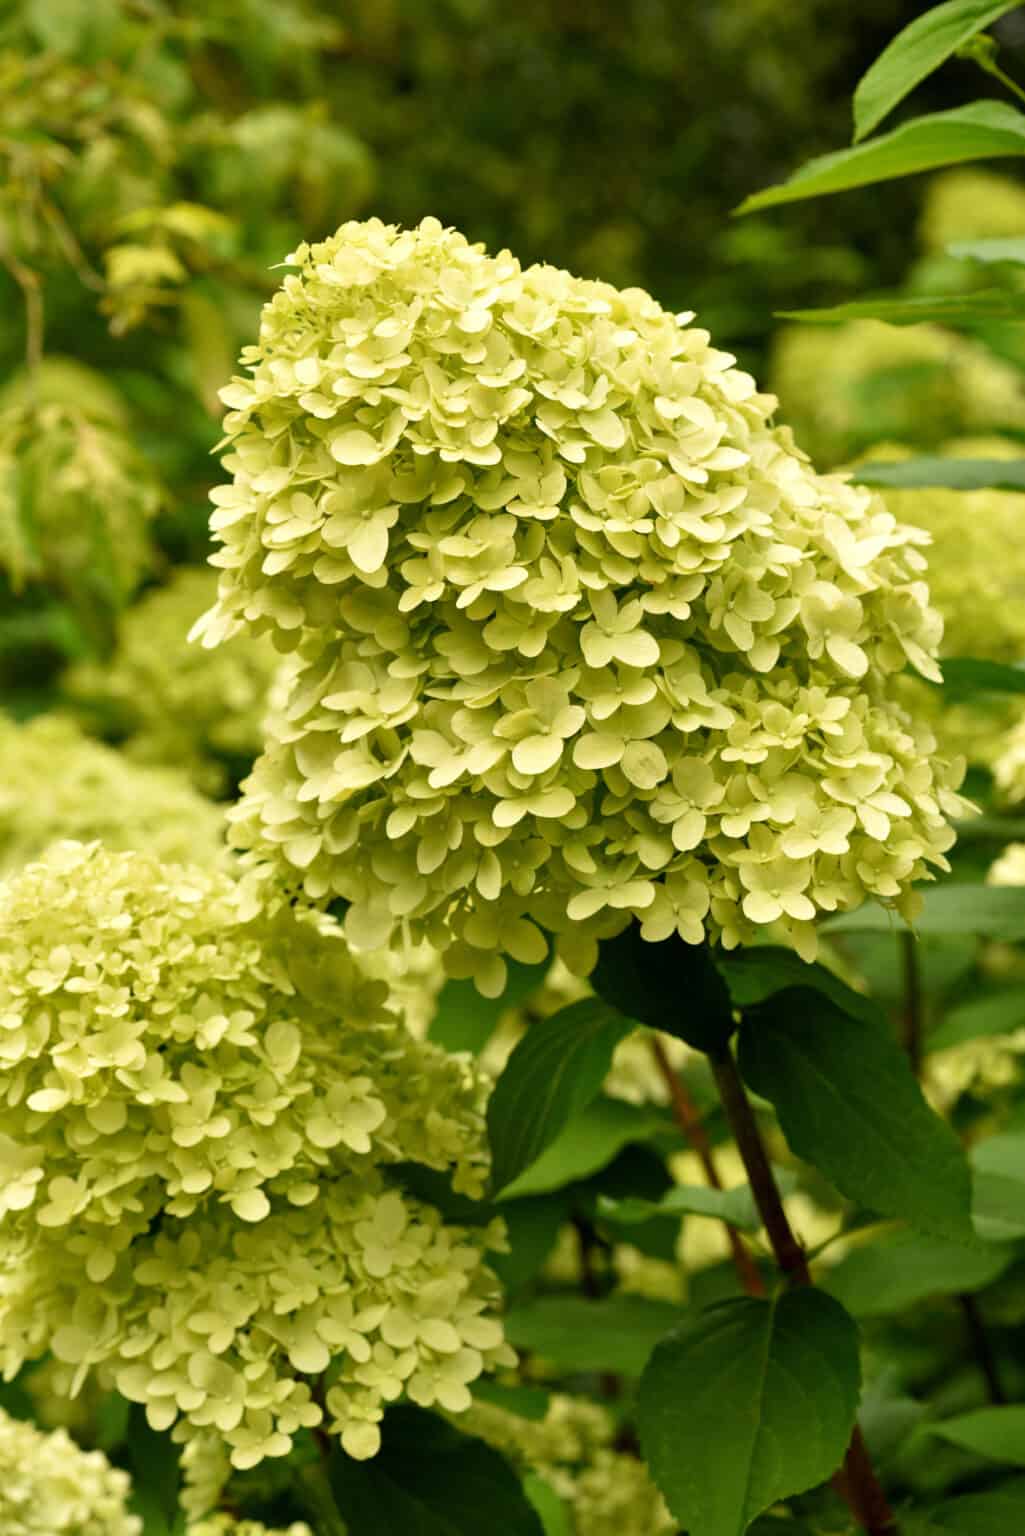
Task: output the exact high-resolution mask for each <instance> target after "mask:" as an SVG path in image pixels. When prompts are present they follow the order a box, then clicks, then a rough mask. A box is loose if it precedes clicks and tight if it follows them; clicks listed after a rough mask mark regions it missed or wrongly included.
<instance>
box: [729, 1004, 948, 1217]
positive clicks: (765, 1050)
mask: <svg viewBox="0 0 1025 1536" xmlns="http://www.w3.org/2000/svg"><path fill="white" fill-rule="evenodd" d="M739 1055H740V1069H741V1072H742V1074H743V1076H744V1078H745V1080H746V1081H747V1083H748V1084H749V1086H750V1087H751V1088H753V1089H754V1091H755V1093H758V1094H760V1095H761V1096H762V1097H763V1098H766V1099H769V1100H771V1102H772V1103H773V1105H774V1106H775V1108H776V1113H777V1115H778V1116H779V1121H780V1125H781V1126H782V1129H783V1134H784V1136H785V1137H786V1139H787V1141H788V1143H789V1145H790V1147H791V1148H792V1149H793V1151H794V1152H795V1153H796V1155H797V1156H798V1157H801V1158H804V1159H805V1161H807V1162H809V1163H811V1164H813V1166H814V1167H816V1168H818V1169H819V1170H820V1172H822V1173H824V1174H825V1176H826V1178H827V1179H829V1180H830V1182H831V1183H833V1184H835V1185H836V1187H837V1189H838V1190H839V1191H840V1192H841V1194H843V1195H846V1196H847V1198H848V1199H849V1200H853V1201H855V1202H856V1203H857V1204H859V1205H862V1206H864V1207H866V1208H867V1209H868V1210H872V1211H877V1212H879V1213H880V1214H881V1215H884V1216H899V1217H901V1218H903V1219H904V1220H906V1221H908V1222H910V1223H911V1224H912V1225H913V1226H916V1227H920V1228H922V1229H923V1230H924V1231H927V1232H933V1233H936V1234H939V1235H941V1236H953V1237H964V1238H970V1237H971V1223H970V1217H969V1207H970V1201H971V1180H970V1177H969V1171H968V1164H967V1162H966V1161H965V1157H964V1153H963V1151H962V1149H961V1145H960V1143H959V1141H958V1139H957V1137H956V1136H955V1135H954V1132H953V1131H952V1130H951V1129H950V1127H949V1126H948V1125H946V1124H945V1123H944V1121H942V1120H941V1119H940V1118H939V1116H938V1115H935V1114H934V1113H933V1111H932V1110H931V1109H930V1108H929V1106H928V1104H927V1103H926V1101H925V1099H924V1098H923V1097H922V1090H921V1088H920V1087H919V1085H918V1083H917V1081H916V1079H915V1076H914V1073H913V1072H912V1071H911V1068H910V1066H909V1065H908V1061H907V1057H906V1056H905V1054H904V1052H903V1051H902V1050H901V1048H900V1046H899V1045H898V1044H897V1041H896V1039H895V1038H894V1036H893V1033H892V1032H891V1030H890V1028H889V1026H888V1024H887V1023H886V1021H885V1020H883V1019H879V1020H873V1021H871V1022H870V1021H869V1020H868V1019H852V1018H851V1017H850V1015H849V1014H847V1013H845V1012H844V1011H843V1010H842V1009H840V1008H837V1007H836V1006H835V1005H834V1004H833V1003H831V1002H830V1001H829V1000H828V999H827V998H825V997H823V996H822V994H821V993H818V992H813V991H811V990H810V989H808V988H805V987H795V988H793V989H791V990H789V991H786V992H780V993H777V994H776V996H774V997H773V998H771V999H770V1000H769V1001H768V1002H767V1003H763V1004H762V1005H761V1006H760V1007H758V1008H756V1009H753V1010H752V1011H751V1012H750V1013H748V1014H746V1015H745V1018H744V1023H743V1025H742V1027H741V1032H740V1046H739Z"/></svg>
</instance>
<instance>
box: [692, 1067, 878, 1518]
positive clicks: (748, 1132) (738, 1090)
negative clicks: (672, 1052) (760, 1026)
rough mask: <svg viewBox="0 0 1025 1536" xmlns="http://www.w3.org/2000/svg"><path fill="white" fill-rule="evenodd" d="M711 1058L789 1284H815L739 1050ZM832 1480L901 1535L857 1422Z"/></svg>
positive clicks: (852, 1503) (857, 1514)
mask: <svg viewBox="0 0 1025 1536" xmlns="http://www.w3.org/2000/svg"><path fill="white" fill-rule="evenodd" d="M709 1062H710V1064H711V1068H712V1073H713V1075H714V1077H715V1081H716V1086H717V1087H718V1089H719V1097H720V1098H721V1100H722V1106H723V1109H724V1111H725V1113H726V1119H727V1120H728V1122H729V1126H730V1130H731V1131H732V1132H733V1139H734V1141H735V1142H736V1144H737V1150H738V1151H739V1153H740V1156H741V1158H742V1160H743V1163H744V1168H745V1169H746V1171H747V1177H748V1182H749V1184H750V1185H751V1193H752V1195H753V1196H754V1201H755V1205H756V1206H757V1207H758V1213H759V1215H760V1216H761V1218H762V1224H763V1226H764V1227H765V1231H766V1234H767V1236H768V1239H769V1242H770V1243H771V1245H772V1251H773V1254H774V1255H775V1258H776V1263H777V1264H778V1265H779V1267H780V1269H781V1270H782V1272H783V1274H784V1276H785V1277H786V1280H787V1284H788V1285H792V1286H799V1285H811V1284H812V1277H811V1270H810V1269H809V1268H808V1260H807V1257H806V1255H805V1252H804V1249H803V1248H802V1247H801V1245H800V1243H799V1242H798V1240H797V1238H796V1236H795V1235H794V1230H793V1228H792V1227H791V1225H790V1222H789V1220H788V1218H787V1213H786V1211H785V1210H784V1209H783V1201H782V1198H781V1197H780V1193H779V1187H778V1185H777V1184H776V1179H775V1176H774V1174H773V1172H772V1164H771V1163H770V1162H769V1157H768V1153H767V1152H766V1150H765V1143H764V1141H763V1140H762V1133H761V1131H760V1130H759V1128H758V1122H757V1120H756V1119H755V1116H754V1111H753V1110H752V1108H751V1101H750V1100H749V1098H748V1096H747V1092H746V1090H745V1088H744V1084H743V1082H742V1080H741V1076H740V1073H739V1072H738V1070H737V1063H736V1061H735V1060H734V1057H733V1052H732V1051H731V1050H730V1048H729V1046H727V1047H726V1048H725V1049H724V1050H722V1051H721V1052H719V1053H717V1054H716V1055H710V1056H709ZM832 1484H833V1487H834V1489H835V1490H836V1492H837V1493H838V1494H839V1495H840V1497H841V1498H842V1499H843V1500H844V1502H845V1503H846V1504H847V1506H848V1508H849V1509H850V1511H851V1513H852V1514H853V1516H854V1518H855V1519H856V1520H857V1522H858V1524H859V1525H860V1526H861V1527H862V1529H863V1530H865V1531H867V1532H868V1533H869V1536H897V1525H896V1522H895V1520H894V1516H893V1511H892V1510H891V1509H890V1506H889V1504H888V1503H887V1500H886V1495H885V1493H884V1492H883V1489H882V1485H881V1484H880V1482H879V1479H878V1478H877V1477H876V1474H875V1469H874V1468H873V1466H872V1462H871V1459H870V1457H869V1454H868V1448H867V1446H866V1445H865V1441H864V1438H863V1436H862V1433H861V1430H860V1429H859V1428H858V1426H857V1425H855V1426H854V1431H853V1433H852V1435H851V1441H850V1445H849V1446H848V1447H847V1454H846V1456H845V1457H844V1463H843V1467H842V1468H841V1469H840V1471H839V1472H837V1473H836V1474H835V1475H834V1477H833V1478H832Z"/></svg>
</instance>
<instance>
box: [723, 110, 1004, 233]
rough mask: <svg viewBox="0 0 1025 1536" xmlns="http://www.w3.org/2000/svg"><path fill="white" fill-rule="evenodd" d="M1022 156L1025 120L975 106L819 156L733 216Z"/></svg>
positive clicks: (933, 114)
mask: <svg viewBox="0 0 1025 1536" xmlns="http://www.w3.org/2000/svg"><path fill="white" fill-rule="evenodd" d="M1023 153H1025V117H1023V116H1022V114H1021V113H1020V112H1016V111H1015V110H1014V108H1013V107H1009V106H1008V105H1007V103H1006V102H1003V101H973V102H971V103H970V104H969V105H968V106H966V107H954V108H952V110H950V111H949V112H931V113H929V114H928V115H927V116H926V117H915V118H912V119H911V121H910V122H908V123H902V124H901V126H900V127H899V128H895V129H894V130H893V132H892V133H885V134H883V136H882V137H881V138H878V139H873V140H872V141H871V143H869V144H858V145H856V146H855V147H854V148H853V149H839V150H836V151H834V152H833V153H832V154H829V155H819V156H817V157H816V159H814V160H809V161H808V163H807V164H806V165H802V166H801V168H800V170H797V171H795V172H794V174H793V175H792V176H791V177H790V179H789V180H788V181H785V182H783V183H782V184H781V185H780V186H777V187H767V188H766V189H765V191H764V192H756V193H754V195H753V196H752V197H748V198H746V199H745V200H744V202H742V203H741V205H740V207H739V209H738V210H737V211H738V213H754V212H755V211H756V210H757V209H759V208H772V207H775V206H776V205H777V204H779V203H796V202H800V201H801V200H802V199H804V198H809V197H823V196H825V195H826V194H827V193H831V192H846V191H847V190H848V189H849V188H851V187H865V186H870V185H871V184H872V183H874V182H879V181H893V180H894V179H895V178H896V177H898V176H913V175H915V174H916V173H917V172H919V171H933V170H937V169H938V168H939V167H940V166H941V165H958V164H959V163H961V162H962V161H964V160H981V159H985V158H987V157H990V156H994V157H995V156H1000V155H1020V154H1023Z"/></svg>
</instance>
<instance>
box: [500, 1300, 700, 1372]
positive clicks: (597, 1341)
mask: <svg viewBox="0 0 1025 1536" xmlns="http://www.w3.org/2000/svg"><path fill="white" fill-rule="evenodd" d="M683 1315H684V1314H683V1312H682V1311H681V1309H680V1308H679V1307H675V1306H673V1305H672V1303H671V1302H668V1301H652V1300H650V1299H649V1298H648V1297H647V1296H629V1295H620V1296H607V1297H604V1298H602V1299H601V1300H599V1301H589V1300H587V1299H585V1298H584V1297H583V1296H543V1297H541V1298H540V1299H539V1300H537V1301H531V1302H528V1303H527V1304H526V1306H522V1307H513V1308H512V1310H511V1311H510V1312H509V1313H508V1314H507V1315H506V1319H505V1332H506V1337H507V1338H508V1340H509V1342H510V1344H512V1345H513V1346H514V1347H515V1348H516V1349H522V1350H529V1351H530V1353H531V1354H535V1355H540V1356H541V1357H542V1358H543V1359H545V1360H549V1361H551V1363H552V1364H553V1365H556V1366H559V1367H560V1368H561V1369H563V1370H568V1371H613V1372H615V1373H616V1375H618V1376H639V1375H640V1374H641V1372H642V1371H643V1369H644V1365H645V1362H646V1361H647V1359H648V1356H649V1355H650V1354H651V1351H652V1350H653V1349H654V1347H655V1345H656V1344H657V1343H658V1341H659V1339H661V1338H662V1337H663V1335H664V1334H665V1333H667V1332H668V1330H669V1329H670V1328H672V1327H673V1326H674V1325H675V1324H676V1323H678V1322H679V1321H680V1319H681V1318H682V1317H683Z"/></svg>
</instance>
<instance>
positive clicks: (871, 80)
mask: <svg viewBox="0 0 1025 1536" xmlns="http://www.w3.org/2000/svg"><path fill="white" fill-rule="evenodd" d="M1020 3H1021V0H947V4H946V5H937V6H934V7H933V8H932V10H929V11H926V13H925V15H924V16H919V17H917V18H916V19H915V20H914V21H913V22H911V23H910V24H909V25H908V26H906V27H905V28H904V29H903V31H901V32H898V33H897V36H896V37H895V38H894V39H893V40H892V42H890V43H888V44H887V46H886V47H885V48H884V49H883V51H882V53H881V54H880V55H879V57H878V58H877V59H876V61H875V63H874V64H873V65H872V66H871V68H869V69H868V70H866V72H865V74H864V75H862V77H861V79H860V80H859V81H858V85H857V89H856V90H855V92H854V141H855V143H857V141H858V140H859V139H863V138H864V137H865V135H866V134H868V133H871V132H872V130H873V128H876V127H878V125H879V124H880V123H881V122H882V120H883V118H884V117H886V116H887V114H888V113H889V112H891V111H892V110H893V108H894V107H895V106H896V105H897V103H898V102H899V101H903V99H904V97H905V96H907V95H908V93H909V92H910V91H913V90H914V88H915V86H916V85H918V84H919V83H920V82H921V81H922V80H924V79H925V78H926V76H927V75H931V74H932V72H933V70H934V69H938V68H939V66H940V65H941V64H943V63H945V62H946V60H947V59H949V58H950V57H951V56H952V55H953V54H954V53H956V52H957V50H958V48H960V46H961V44H962V43H966V42H967V41H968V39H969V38H971V37H974V36H975V34H976V33H977V32H981V31H982V30H983V28H984V27H988V26H989V25H990V24H991V23H992V22H994V21H996V20H997V18H998V17H1000V16H1003V15H1004V14H1005V12H1007V11H1012V10H1014V8H1015V6H1017V5H1019V4H1020Z"/></svg>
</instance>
